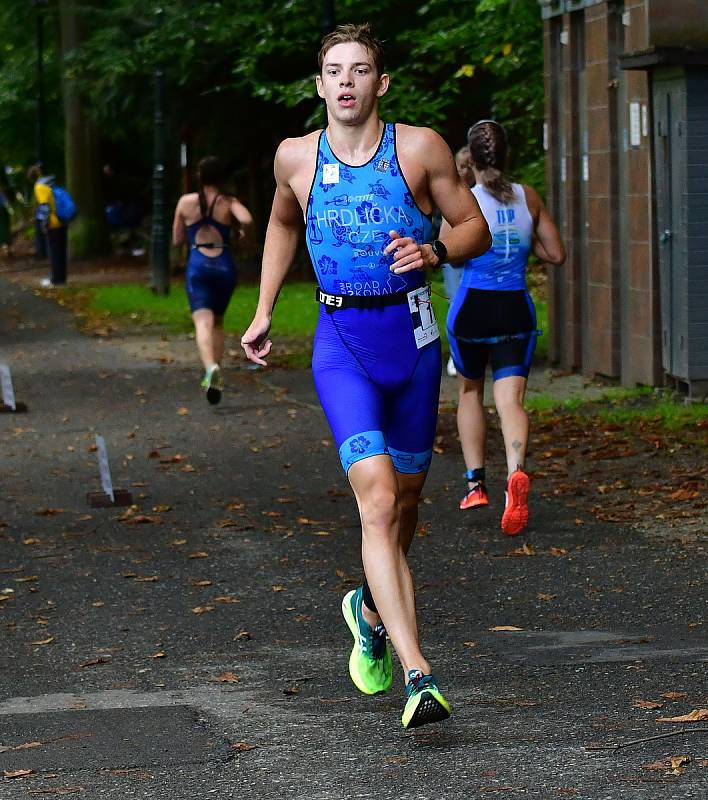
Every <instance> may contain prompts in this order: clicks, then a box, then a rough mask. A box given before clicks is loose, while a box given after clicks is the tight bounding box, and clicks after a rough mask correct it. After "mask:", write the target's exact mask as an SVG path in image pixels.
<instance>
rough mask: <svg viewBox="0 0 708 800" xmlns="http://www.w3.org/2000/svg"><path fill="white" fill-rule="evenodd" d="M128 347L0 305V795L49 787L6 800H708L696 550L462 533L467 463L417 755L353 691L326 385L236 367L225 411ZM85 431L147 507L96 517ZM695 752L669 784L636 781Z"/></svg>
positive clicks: (439, 595) (346, 563)
mask: <svg viewBox="0 0 708 800" xmlns="http://www.w3.org/2000/svg"><path fill="white" fill-rule="evenodd" d="M128 350H129V348H125V347H122V346H121V343H120V342H116V341H110V340H109V341H103V340H100V339H89V338H85V337H83V336H81V335H80V334H78V333H76V332H75V331H74V330H73V327H72V324H71V321H70V319H69V318H68V316H67V315H66V314H65V313H64V312H63V311H62V310H61V309H59V308H57V307H56V306H54V305H52V304H50V303H48V302H47V301H44V300H41V299H39V298H37V297H35V296H34V295H33V294H32V293H31V292H30V291H28V290H21V289H18V288H16V287H14V286H11V285H9V284H7V283H4V282H3V283H0V363H9V364H10V366H11V367H12V372H13V376H14V380H15V389H16V394H17V398H18V400H21V401H24V402H26V403H27V406H28V412H27V413H24V414H2V415H0V486H1V487H2V489H1V493H0V591H5V592H6V593H5V594H2V595H0V598H3V599H2V601H0V630H1V631H2V633H1V636H2V650H1V652H0V773H4V774H5V775H8V774H14V773H17V772H18V771H21V770H31V771H32V772H31V773H30V774H28V775H27V776H25V777H15V778H9V777H5V778H4V779H1V780H0V797H2V799H3V800H15V798H26V797H28V796H32V795H37V796H41V795H42V794H47V795H51V794H66V795H74V794H75V795H76V796H77V797H86V798H96V799H97V800H102V799H103V798H120V799H121V800H124V799H125V798H158V799H159V798H170V800H187V798H189V800H193V798H208V797H217V798H231V797H254V798H267V797H268V798H269V797H273V796H276V795H277V796H279V797H282V798H298V799H299V798H308V799H310V798H313V799H314V798H318V799H319V798H322V799H323V800H324V799H325V798H327V799H330V798H331V800H339V799H340V798H344V797H347V798H349V797H352V798H367V797H370V798H379V799H380V798H396V800H399V799H400V800H404V799H405V800H407V799H408V798H410V799H411V800H413V798H415V799H416V800H429V799H430V798H445V799H447V798H449V799H450V800H457V798H478V797H479V798H482V797H487V796H492V797H494V796H500V797H509V798H515V797H524V798H527V797H533V798H544V799H545V798H556V797H565V796H572V797H582V798H603V800H604V799H605V798H607V800H613V799H614V798H682V799H683V798H686V797H699V796H702V794H705V792H706V787H707V786H708V766H706V761H705V757H706V755H708V754H707V753H706V744H707V743H708V739H706V735H705V734H701V733H700V732H698V729H699V728H708V721H707V722H705V723H702V724H701V723H695V722H694V723H686V724H685V725H681V724H672V723H659V722H657V719H658V718H659V717H662V716H664V717H671V716H675V715H680V714H685V713H687V712H689V711H691V710H692V709H696V708H702V707H703V708H704V707H706V705H708V703H706V669H705V667H706V658H707V656H708V643H707V641H706V636H705V628H704V626H703V625H702V622H703V617H704V611H705V602H704V601H705V594H702V586H701V579H702V576H703V575H704V574H705V569H704V567H705V551H704V549H703V548H702V547H701V545H700V544H699V543H697V542H696V541H695V537H690V538H689V537H681V536H677V535H676V531H673V532H672V537H671V538H668V537H667V538H666V539H662V538H660V537H655V536H652V537H646V538H645V537H643V536H642V535H640V534H638V533H636V532H631V531H627V530H623V529H622V528H620V527H608V526H602V525H597V524H593V523H588V524H585V525H583V526H578V525H576V524H575V522H574V514H573V513H572V512H570V511H568V510H566V509H565V508H564V507H563V505H562V503H561V502H550V501H539V502H537V503H536V504H535V506H534V509H533V510H534V516H533V521H532V525H531V526H530V529H529V532H528V536H526V537H525V540H524V541H520V540H508V539H504V538H502V536H501V534H499V533H498V531H497V527H498V517H499V514H500V511H501V508H500V503H501V502H502V497H503V492H502V489H503V487H502V485H501V482H500V481H499V480H496V481H492V483H491V490H492V497H493V502H494V504H495V507H494V508H493V509H491V510H490V511H489V512H484V511H481V512H479V513H475V512H472V513H469V512H468V513H466V514H461V513H460V512H458V511H457V510H456V498H457V493H458V491H459V488H460V486H459V484H460V477H459V473H460V471H461V467H460V458H459V456H458V455H457V454H456V453H455V452H454V451H453V449H451V448H449V449H448V450H447V452H445V453H444V454H442V455H440V456H438V457H437V458H436V460H435V462H434V466H433V468H432V470H431V474H430V477H429V481H428V484H427V486H426V493H425V498H424V501H423V503H422V504H421V529H420V535H419V536H418V537H417V538H416V541H415V543H414V552H413V566H414V569H415V577H416V582H417V585H418V589H419V591H418V604H419V611H420V620H421V628H422V636H423V640H424V645H425V650H426V652H427V653H428V654H429V658H430V659H431V661H432V662H433V664H434V665H435V670H436V674H437V676H438V678H439V681H440V683H441V685H442V686H443V687H444V688H445V691H446V694H447V695H448V697H449V699H450V700H451V702H452V704H453V706H454V710H455V714H454V717H453V718H452V719H451V720H450V721H449V722H447V723H444V724H441V725H438V726H431V727H429V728H422V729H419V730H418V731H415V732H411V733H404V732H403V730H402V728H401V726H400V723H399V715H400V711H401V706H402V684H401V682H400V681H398V682H397V684H396V685H395V686H394V690H393V691H392V693H391V694H390V695H388V696H386V697H376V698H367V697H363V696H361V695H358V693H357V692H356V690H355V689H354V688H353V686H352V685H351V684H350V682H349V679H348V676H347V672H346V663H347V657H348V649H349V644H350V639H349V633H348V631H347V630H346V627H345V625H344V623H343V621H342V620H341V618H340V616H339V603H340V599H341V596H342V594H343V593H344V592H345V591H346V590H348V589H349V588H350V587H353V586H355V585H356V584H357V583H358V582H359V580H360V566H359V564H360V561H359V537H358V528H357V525H356V524H355V520H356V514H355V506H354V503H353V500H352V498H351V496H350V494H349V492H348V491H347V485H346V482H345V480H344V479H343V477H342V475H341V474H340V469H339V465H338V460H337V455H336V451H335V448H334V447H333V446H332V444H331V442H330V439H329V434H328V431H327V429H326V427H325V423H324V418H323V416H322V414H321V412H320V411H319V409H318V406H317V402H316V398H315V395H314V392H313V389H312V386H311V381H310V376H309V374H308V373H306V372H277V371H273V372H267V371H260V372H251V371H248V370H235V369H234V370H231V371H229V373H228V375H227V377H228V381H229V386H230V391H229V393H228V394H227V396H226V397H225V400H224V402H223V403H222V405H221V406H219V407H217V408H211V407H209V406H207V405H206V403H205V402H204V400H203V398H202V397H201V396H200V395H199V393H198V391H197V382H198V377H199V376H198V373H197V371H196V370H195V369H193V368H189V367H185V366H181V365H179V364H177V365H175V364H167V365H166V364H161V363H159V362H158V361H155V360H151V361H150V360H145V359H143V358H140V357H138V356H135V355H133V354H132V353H130V352H128ZM450 422H451V420H450V419H447V420H444V421H443V427H444V425H447V426H448V428H449V427H450ZM95 433H100V434H102V435H103V436H104V437H105V440H106V443H107V446H108V454H109V460H110V463H111V467H112V473H113V481H114V484H115V486H116V487H117V488H120V489H125V490H128V491H130V492H132V494H133V498H134V501H135V504H136V506H137V508H136V509H117V508H108V509H97V508H91V507H89V506H88V504H87V500H86V493H87V492H88V491H96V490H98V489H99V488H100V486H99V481H98V471H97V467H96V458H95V453H94V452H92V445H93V442H94V436H95ZM497 458H498V457H497ZM491 466H492V471H494V472H496V474H500V473H501V464H500V462H499V461H498V460H497V461H496V462H494V461H493V462H492V465H491ZM495 467H496V469H494V468H495ZM524 543H526V545H527V547H526V552H527V553H528V552H531V553H535V555H526V554H525V552H524V549H523V545H524ZM8 590H12V591H8ZM5 597H9V598H10V599H7V600H5V599H4V598H5ZM496 626H514V627H516V628H520V629H522V630H519V631H493V630H490V629H492V628H494V627H496ZM668 693H677V694H674V695H671V694H669V697H665V696H664V695H666V694H668ZM639 701H655V703H657V704H661V707H656V708H646V707H644V708H642V707H637V705H638V704H639V706H641V705H647V704H646V703H640V702H639ZM681 730H683V731H684V733H682V734H680V735H676V736H672V737H670V738H663V739H651V740H649V741H644V742H640V743H636V744H630V745H629V746H626V747H623V748H622V749H619V750H616V751H613V750H609V749H608V750H593V749H591V746H592V745H611V744H628V743H630V742H632V741H633V740H636V739H645V738H648V737H655V736H657V735H658V734H664V733H669V732H671V733H674V732H676V731H681ZM23 745H31V746H26V747H23ZM589 748H590V749H589ZM677 755H686V756H689V757H690V758H691V761H690V763H688V764H687V765H686V766H685V767H683V768H681V769H680V770H679V774H675V775H671V774H666V773H667V772H669V770H668V769H663V770H662V769H660V768H655V769H650V770H647V769H644V768H643V767H644V766H646V765H650V764H656V762H658V761H663V760H666V759H668V758H669V757H672V756H677ZM701 759H704V761H703V762H701Z"/></svg>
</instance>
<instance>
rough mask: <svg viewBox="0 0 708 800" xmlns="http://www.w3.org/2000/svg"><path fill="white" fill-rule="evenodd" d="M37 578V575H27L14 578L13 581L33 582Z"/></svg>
mask: <svg viewBox="0 0 708 800" xmlns="http://www.w3.org/2000/svg"><path fill="white" fill-rule="evenodd" d="M38 580H39V575H27V576H26V577H24V578H15V583H34V582H35V581H38Z"/></svg>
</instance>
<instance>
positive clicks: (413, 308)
mask: <svg viewBox="0 0 708 800" xmlns="http://www.w3.org/2000/svg"><path fill="white" fill-rule="evenodd" d="M408 308H409V309H410V312H411V317H412V319H413V335H414V336H415V346H416V347H417V348H418V349H419V350H420V349H421V347H425V345H426V344H430V342H434V341H435V340H436V339H439V338H440V331H439V330H438V322H437V320H436V319H435V312H434V311H433V303H432V300H431V299H430V286H421V287H420V289H414V290H413V291H412V292H408Z"/></svg>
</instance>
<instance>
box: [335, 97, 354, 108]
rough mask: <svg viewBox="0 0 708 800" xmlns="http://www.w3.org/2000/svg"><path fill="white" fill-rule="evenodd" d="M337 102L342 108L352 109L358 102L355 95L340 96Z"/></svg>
mask: <svg viewBox="0 0 708 800" xmlns="http://www.w3.org/2000/svg"><path fill="white" fill-rule="evenodd" d="M337 102H338V103H339V105H340V106H342V108H351V107H352V106H353V105H354V103H355V102H356V98H355V97H354V95H353V94H346V93H345V94H340V95H339V97H338V98H337Z"/></svg>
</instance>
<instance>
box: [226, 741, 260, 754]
mask: <svg viewBox="0 0 708 800" xmlns="http://www.w3.org/2000/svg"><path fill="white" fill-rule="evenodd" d="M256 747H258V745H257V744H248V742H234V743H233V744H232V745H231V749H232V750H238V751H239V752H240V753H246V752H248V751H249V750H255V749H256Z"/></svg>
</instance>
